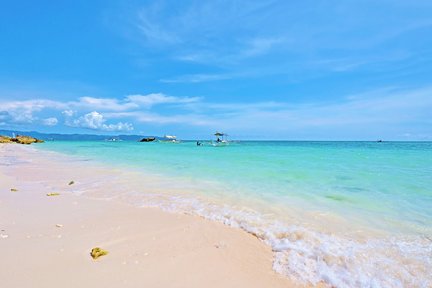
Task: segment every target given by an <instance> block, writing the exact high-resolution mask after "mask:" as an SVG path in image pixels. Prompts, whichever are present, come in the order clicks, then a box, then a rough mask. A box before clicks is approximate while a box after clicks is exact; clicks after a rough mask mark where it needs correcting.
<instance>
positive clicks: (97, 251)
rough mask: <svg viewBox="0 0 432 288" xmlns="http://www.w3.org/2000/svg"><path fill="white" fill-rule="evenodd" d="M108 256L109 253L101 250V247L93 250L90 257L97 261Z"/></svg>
mask: <svg viewBox="0 0 432 288" xmlns="http://www.w3.org/2000/svg"><path fill="white" fill-rule="evenodd" d="M107 254H108V251H106V250H103V249H102V248H99V247H95V248H93V249H92V250H91V252H90V256H91V257H92V258H93V259H95V260H96V259H98V258H99V257H101V256H105V255H107Z"/></svg>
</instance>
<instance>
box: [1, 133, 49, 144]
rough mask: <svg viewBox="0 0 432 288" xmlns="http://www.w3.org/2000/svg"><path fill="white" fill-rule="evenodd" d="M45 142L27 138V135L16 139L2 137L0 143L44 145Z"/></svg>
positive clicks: (18, 136)
mask: <svg viewBox="0 0 432 288" xmlns="http://www.w3.org/2000/svg"><path fill="white" fill-rule="evenodd" d="M43 142H44V141H43V140H40V139H37V138H34V137H31V136H25V135H17V136H16V137H14V138H12V137H8V136H0V143H18V144H27V145H28V144H32V143H43Z"/></svg>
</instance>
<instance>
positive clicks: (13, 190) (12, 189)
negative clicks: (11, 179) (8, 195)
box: [10, 188, 18, 192]
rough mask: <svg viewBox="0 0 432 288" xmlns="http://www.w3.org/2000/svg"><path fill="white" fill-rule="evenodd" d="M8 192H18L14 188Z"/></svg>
mask: <svg viewBox="0 0 432 288" xmlns="http://www.w3.org/2000/svg"><path fill="white" fill-rule="evenodd" d="M10 190H11V192H17V191H18V189H16V188H11V189H10Z"/></svg>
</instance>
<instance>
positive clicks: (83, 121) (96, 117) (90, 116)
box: [65, 111, 133, 131]
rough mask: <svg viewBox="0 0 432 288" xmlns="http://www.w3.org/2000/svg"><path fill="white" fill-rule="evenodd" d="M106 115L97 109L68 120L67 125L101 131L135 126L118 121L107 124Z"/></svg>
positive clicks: (127, 128)
mask: <svg viewBox="0 0 432 288" xmlns="http://www.w3.org/2000/svg"><path fill="white" fill-rule="evenodd" d="M105 122H106V119H105V118H104V116H103V115H102V114H100V113H98V112H96V111H93V112H90V113H87V114H85V115H83V116H81V117H79V118H78V119H73V120H67V121H66V123H65V124H66V125H68V126H71V127H80V128H87V129H93V130H101V131H132V130H133V126H132V124H130V123H123V122H118V123H117V124H105Z"/></svg>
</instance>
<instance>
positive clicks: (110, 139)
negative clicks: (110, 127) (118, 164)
mask: <svg viewBox="0 0 432 288" xmlns="http://www.w3.org/2000/svg"><path fill="white" fill-rule="evenodd" d="M105 141H107V142H120V141H123V140H121V139H120V138H109V139H105Z"/></svg>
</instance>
